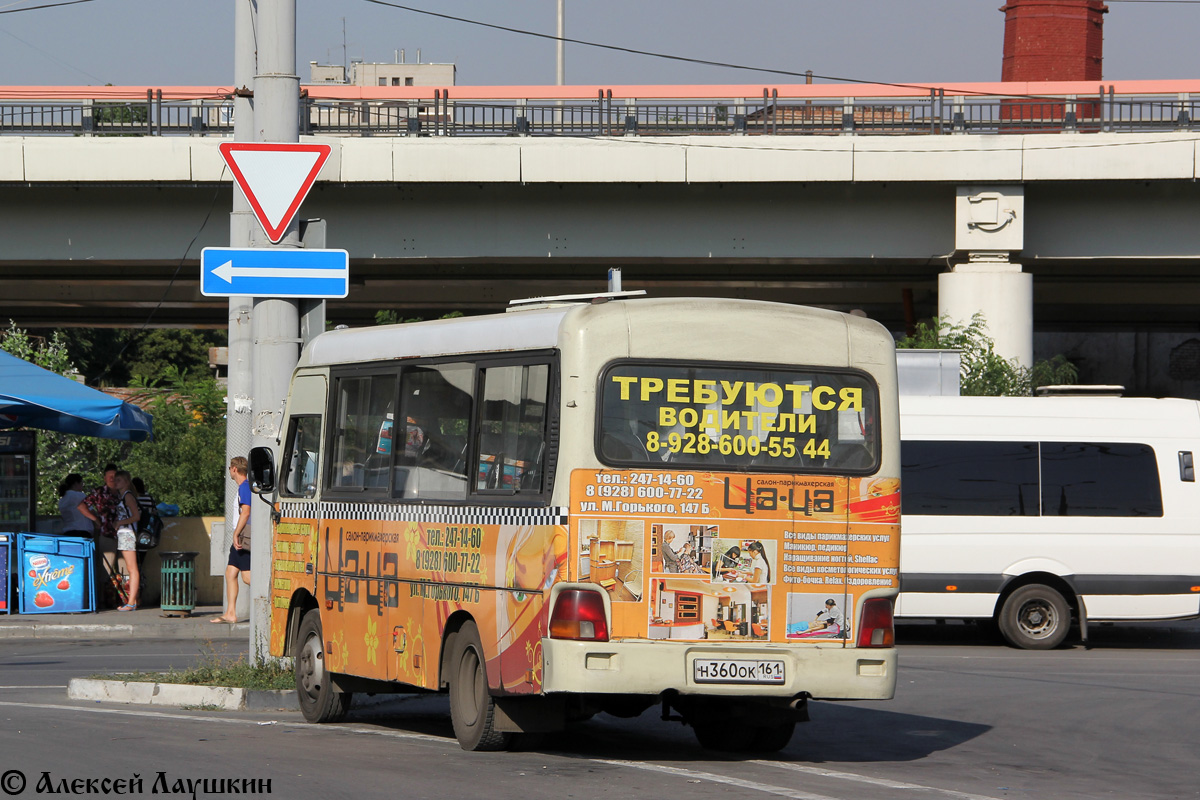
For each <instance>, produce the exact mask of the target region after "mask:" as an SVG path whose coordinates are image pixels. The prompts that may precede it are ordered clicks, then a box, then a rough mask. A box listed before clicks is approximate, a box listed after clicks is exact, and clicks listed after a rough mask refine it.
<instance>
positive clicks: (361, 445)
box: [328, 374, 396, 490]
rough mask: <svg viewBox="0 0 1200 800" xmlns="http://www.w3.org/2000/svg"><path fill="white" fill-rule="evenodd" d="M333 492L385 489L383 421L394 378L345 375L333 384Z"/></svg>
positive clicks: (387, 454)
mask: <svg viewBox="0 0 1200 800" xmlns="http://www.w3.org/2000/svg"><path fill="white" fill-rule="evenodd" d="M335 391H336V395H335V396H336V398H337V400H336V417H335V425H336V428H335V431H334V437H333V463H332V464H331V465H330V467H331V470H332V471H331V473H330V480H329V484H328V485H329V487H330V488H333V489H359V490H370V489H376V490H377V489H386V488H387V485H388V470H389V467H390V464H391V458H392V454H391V439H390V438H389V437H388V436H387V435H386V434H389V433H390V428H389V427H388V426H387V421H388V418H389V417H390V416H392V405H393V403H394V402H395V392H396V376H395V375H394V374H391V375H366V376H346V377H342V378H338V379H337V383H336V390H335Z"/></svg>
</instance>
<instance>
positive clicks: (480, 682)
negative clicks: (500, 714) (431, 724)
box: [449, 622, 512, 750]
mask: <svg viewBox="0 0 1200 800" xmlns="http://www.w3.org/2000/svg"><path fill="white" fill-rule="evenodd" d="M451 646H452V647H453V650H452V652H451V654H450V670H449V677H450V721H451V722H453V723H454V735H455V737H456V738H457V739H458V744H459V745H460V746H461V747H462V749H463V750H503V749H505V748H506V747H508V744H509V742H510V740H511V739H512V734H510V733H503V732H501V731H498V730H496V727H495V719H496V701H495V700H493V699H492V695H491V693H490V692H489V691H488V680H487V666H486V664H485V662H484V655H483V646H482V645H481V644H480V643H479V629H478V628H477V627H476V626H475V623H474V622H467V623H465V624H464V625H463V626H462V628H460V629H459V631H458V634H457V635H456V636H455V637H454V641H453V642H452V643H451Z"/></svg>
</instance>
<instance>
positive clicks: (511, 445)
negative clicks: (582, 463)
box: [475, 364, 550, 494]
mask: <svg viewBox="0 0 1200 800" xmlns="http://www.w3.org/2000/svg"><path fill="white" fill-rule="evenodd" d="M549 389H550V366H549V365H548V364H522V365H514V366H504V367H490V368H488V369H485V370H483V402H482V404H481V410H480V425H479V448H478V453H479V469H478V472H477V474H476V477H475V490H476V491H477V492H486V491H503V492H505V493H512V494H518V493H532V494H537V493H540V492H541V491H542V481H543V475H544V469H543V467H544V463H545V458H546V409H547V398H548V397H549Z"/></svg>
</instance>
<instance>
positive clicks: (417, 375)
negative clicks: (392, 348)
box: [392, 363, 475, 500]
mask: <svg viewBox="0 0 1200 800" xmlns="http://www.w3.org/2000/svg"><path fill="white" fill-rule="evenodd" d="M474 384H475V365H474V364H464V363H459V364H437V365H433V366H417V367H408V368H406V369H405V370H404V373H403V376H402V377H401V381H400V413H399V414H398V415H397V416H396V419H395V427H394V429H393V431H392V439H393V441H394V445H393V449H395V451H396V463H395V467H394V473H395V474H394V478H393V483H392V494H393V496H395V497H404V498H406V499H412V500H462V499H464V498H465V497H466V494H467V456H466V451H467V432H468V430H469V428H470V424H471V409H472V403H473V395H474V391H473V390H474Z"/></svg>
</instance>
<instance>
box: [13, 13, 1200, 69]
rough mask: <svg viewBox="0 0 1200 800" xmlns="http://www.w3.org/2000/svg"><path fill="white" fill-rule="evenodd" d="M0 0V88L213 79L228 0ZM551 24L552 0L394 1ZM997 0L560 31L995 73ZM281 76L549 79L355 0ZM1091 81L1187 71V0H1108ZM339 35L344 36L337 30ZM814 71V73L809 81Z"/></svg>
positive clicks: (608, 19) (656, 16)
mask: <svg viewBox="0 0 1200 800" xmlns="http://www.w3.org/2000/svg"><path fill="white" fill-rule="evenodd" d="M62 1H63V0H0V85H103V84H106V83H112V84H115V85H136V86H180V85H184V86H220V85H230V84H231V83H232V80H233V17H234V6H235V3H239V2H250V1H251V0H86V2H79V3H76V4H74V5H66V6H60V7H54V8H40V9H32V10H22V11H17V13H5V12H12V11H16V10H18V9H26V8H30V7H32V6H40V5H46V4H49V3H54V2H62ZM394 1H395V2H397V3H399V4H401V5H406V6H410V7H412V8H418V9H422V10H425V11H434V12H438V13H441V14H447V15H452V16H457V17H463V18H467V19H471V20H478V21H481V22H487V23H491V24H494V25H502V26H506V27H510V28H519V29H523V30H529V31H534V32H537V33H542V34H548V35H553V34H554V32H555V29H556V23H557V0H394ZM1002 4H1003V2H1002V0H565V8H566V12H565V17H566V36H567V37H568V38H575V39H581V40H586V41H589V42H596V43H602V44H607V45H613V46H617V47H625V48H630V49H635V50H646V51H653V52H656V53H664V54H668V55H673V56H683V57H687V58H695V59H703V60H711V61H719V62H724V63H729V64H736V65H740V66H746V67H759V68H767V69H774V70H785V71H794V72H797V73H802V72H804V71H805V70H812V71H813V72H814V73H815V74H816V75H818V76H836V77H846V78H855V79H859V80H867V81H883V82H959V81H997V80H999V79H1000V63H1001V54H1002V41H1003V33H1004V15H1003V14H1002V13H1000V11H999V10H998V9H999V7H1000V6H1001V5H1002ZM296 6H297V11H296V17H297V25H296V27H297V42H296V61H297V72H298V74H299V75H300V78H301V81H302V82H307V81H308V78H309V69H308V64H309V62H310V61H317V62H320V63H323V64H342V63H345V62H347V61H349V60H352V59H362V60H364V61H368V62H371V61H376V62H390V61H394V60H396V56H397V51H399V50H404V51H405V57H406V59H407V60H408V61H415V60H416V59H417V51H420V57H421V60H422V61H425V62H436V63H453V64H456V65H457V68H458V71H457V83H458V84H460V85H526V84H530V85H533V84H538V85H540V84H553V83H554V82H555V66H556V56H555V46H554V43H553V42H552V41H550V40H548V39H540V38H534V37H529V36H523V35H519V34H515V33H510V32H506V31H501V30H495V29H489V28H485V27H481V26H478V25H472V24H469V23H464V22H455V21H451V20H446V19H439V18H436V17H433V16H429V15H426V14H420V13H415V12H412V11H405V10H401V9H398V8H393V7H387V6H382V5H378V4H376V3H372V2H369V0H296ZM1109 9H1110V10H1109V13H1108V14H1107V15H1106V19H1105V27H1104V56H1105V59H1104V78H1105V79H1106V80H1138V79H1157V78H1194V77H1197V73H1198V56H1197V53H1196V49H1195V45H1194V36H1195V32H1196V31H1197V30H1200V2H1190V1H1188V0H1185V1H1184V2H1178V1H1176V2H1146V1H1145V0H1135V1H1130V0H1125V1H1121V0H1110V2H1109ZM343 31H344V34H343ZM565 62H566V83H568V84H585V85H601V86H603V85H614V86H616V85H623V84H720V83H736V84H753V85H763V86H771V85H779V84H786V83H800V82H802V79H800V78H790V77H787V76H783V75H773V74H769V73H763V72H755V71H747V70H742V69H731V68H723V67H713V66H706V65H700V64H691V63H684V62H679V61H671V60H666V59H661V58H653V57H649V56H641V55H632V54H629V53H621V52H616V51H612V50H604V49H599V48H594V47H587V46H583V45H579V44H568V45H567V46H566V56H565ZM817 80H818V82H822V83H824V82H826V81H825V80H822V79H821V78H818V79H817Z"/></svg>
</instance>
